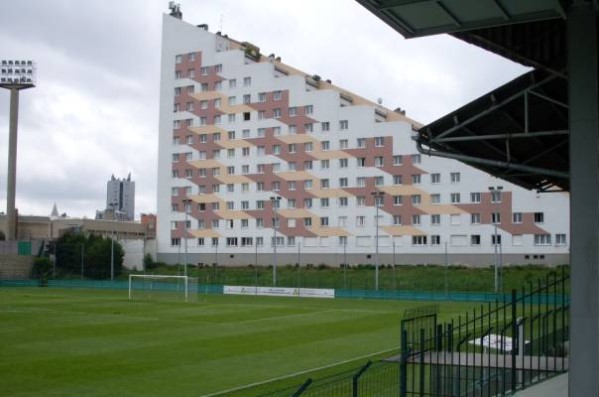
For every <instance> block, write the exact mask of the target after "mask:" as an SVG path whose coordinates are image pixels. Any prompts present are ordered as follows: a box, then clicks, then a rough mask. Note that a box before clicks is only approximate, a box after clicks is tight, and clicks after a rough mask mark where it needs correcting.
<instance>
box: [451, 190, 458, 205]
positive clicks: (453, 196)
mask: <svg viewBox="0 0 599 397" xmlns="http://www.w3.org/2000/svg"><path fill="white" fill-rule="evenodd" d="M450 198H451V203H452V204H458V203H459V202H460V193H451V196H450Z"/></svg>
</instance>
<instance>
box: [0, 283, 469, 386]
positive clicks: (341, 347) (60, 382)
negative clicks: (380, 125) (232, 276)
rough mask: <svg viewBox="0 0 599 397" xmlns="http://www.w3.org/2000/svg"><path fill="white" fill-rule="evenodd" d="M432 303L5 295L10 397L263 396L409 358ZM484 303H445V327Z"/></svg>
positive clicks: (40, 291)
mask: <svg viewBox="0 0 599 397" xmlns="http://www.w3.org/2000/svg"><path fill="white" fill-rule="evenodd" d="M424 304H426V302H410V301H390V300H386V301H384V300H357V299H353V300H352V299H315V298H274V297H258V296H231V295H203V294H202V295H200V296H199V299H198V302H193V303H192V302H189V303H184V302H169V301H157V300H135V301H129V300H128V299H127V291H106V290H83V289H55V288H31V287H29V288H0V384H1V386H0V389H1V390H2V391H1V392H0V394H1V395H3V396H11V397H17V396H18V397H25V396H61V397H62V396H87V397H91V396H111V397H113V396H123V397H125V396H144V397H149V396H181V397H186V396H194V397H201V396H209V395H218V393H220V392H226V391H231V392H233V391H234V393H228V394H227V395H231V394H235V395H238V396H253V395H258V394H260V393H263V392H266V391H271V390H277V389H280V388H283V387H286V386H290V385H297V384H301V383H302V382H303V381H304V380H305V379H307V378H308V377H312V378H318V377H320V376H326V375H332V374H335V373H338V372H341V371H344V370H347V369H350V368H357V367H359V366H361V365H362V364H364V363H365V362H366V361H367V360H369V359H377V358H382V357H387V356H391V355H393V354H394V353H397V347H398V345H399V326H400V318H401V315H402V313H403V311H404V310H405V309H407V308H412V307H415V306H420V305H424ZM472 305H473V304H472V303H469V304H466V303H451V302H448V303H440V317H441V318H442V319H443V318H448V317H450V316H453V315H457V314H460V313H463V312H464V311H465V310H466V309H467V308H468V307H471V306H472ZM251 385H254V386H251ZM222 395H224V394H222Z"/></svg>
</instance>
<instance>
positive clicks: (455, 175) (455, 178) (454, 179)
mask: <svg viewBox="0 0 599 397" xmlns="http://www.w3.org/2000/svg"><path fill="white" fill-rule="evenodd" d="M449 176H450V178H451V183H459V182H460V173H459V172H452V173H451V174H449Z"/></svg>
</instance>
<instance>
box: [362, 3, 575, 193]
mask: <svg viewBox="0 0 599 397" xmlns="http://www.w3.org/2000/svg"><path fill="white" fill-rule="evenodd" d="M357 1H358V2H359V3H360V4H362V5H363V6H364V7H366V8H367V9H369V10H370V11H371V12H373V13H374V14H375V15H377V16H378V17H379V18H380V19H382V20H383V21H385V22H386V23H387V24H388V25H390V26H391V27H392V28H394V29H395V30H397V31H398V32H399V33H401V34H402V35H403V36H405V37H407V38H412V37H421V36H427V35H432V34H439V33H449V34H451V35H452V36H454V37H456V38H458V39H461V40H463V41H466V42H468V43H470V44H473V45H476V46H479V47H481V48H483V49H485V50H488V51H491V52H494V53H496V54H499V55H501V56H503V57H506V58H508V59H511V60H512V61H514V62H518V63H520V64H522V65H525V66H528V67H531V68H534V70H533V71H531V72H529V73H526V74H524V75H522V76H520V77H518V78H516V79H514V80H513V81H511V82H509V83H507V84H505V85H504V86H502V87H499V88H497V89H496V90H494V91H492V92H490V93H488V94H486V95H483V96H482V97H480V98H478V99H476V100H474V101H472V102H471V103H469V104H467V105H465V106H463V107H461V108H460V109H457V110H455V111H453V112H451V113H450V114H448V115H446V116H444V117H442V118H441V119H439V120H437V121H435V122H433V123H431V124H429V125H426V126H424V127H422V128H421V129H420V130H419V131H418V134H417V136H415V137H414V138H415V140H416V142H417V147H418V148H419V150H421V151H422V152H423V153H427V154H431V155H436V156H441V157H447V158H454V159H457V160H460V161H463V162H465V163H467V164H470V165H472V166H474V167H477V168H479V169H481V170H483V171H485V172H488V173H490V174H492V175H495V176H497V177H500V178H502V179H505V180H508V181H510V182H512V183H514V184H516V185H519V186H522V187H524V188H528V189H537V190H540V191H548V190H568V189H569V187H570V186H569V177H568V175H569V145H568V141H569V133H568V107H569V106H568V95H567V93H568V80H567V70H566V61H567V56H566V49H567V46H566V22H565V16H566V8H565V6H566V5H565V2H562V1H560V0H526V1H522V0H357Z"/></svg>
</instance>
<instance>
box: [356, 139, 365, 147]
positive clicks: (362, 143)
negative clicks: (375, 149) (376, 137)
mask: <svg viewBox="0 0 599 397" xmlns="http://www.w3.org/2000/svg"><path fill="white" fill-rule="evenodd" d="M357 146H358V148H360V149H364V148H365V147H366V138H358V140H357Z"/></svg>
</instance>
